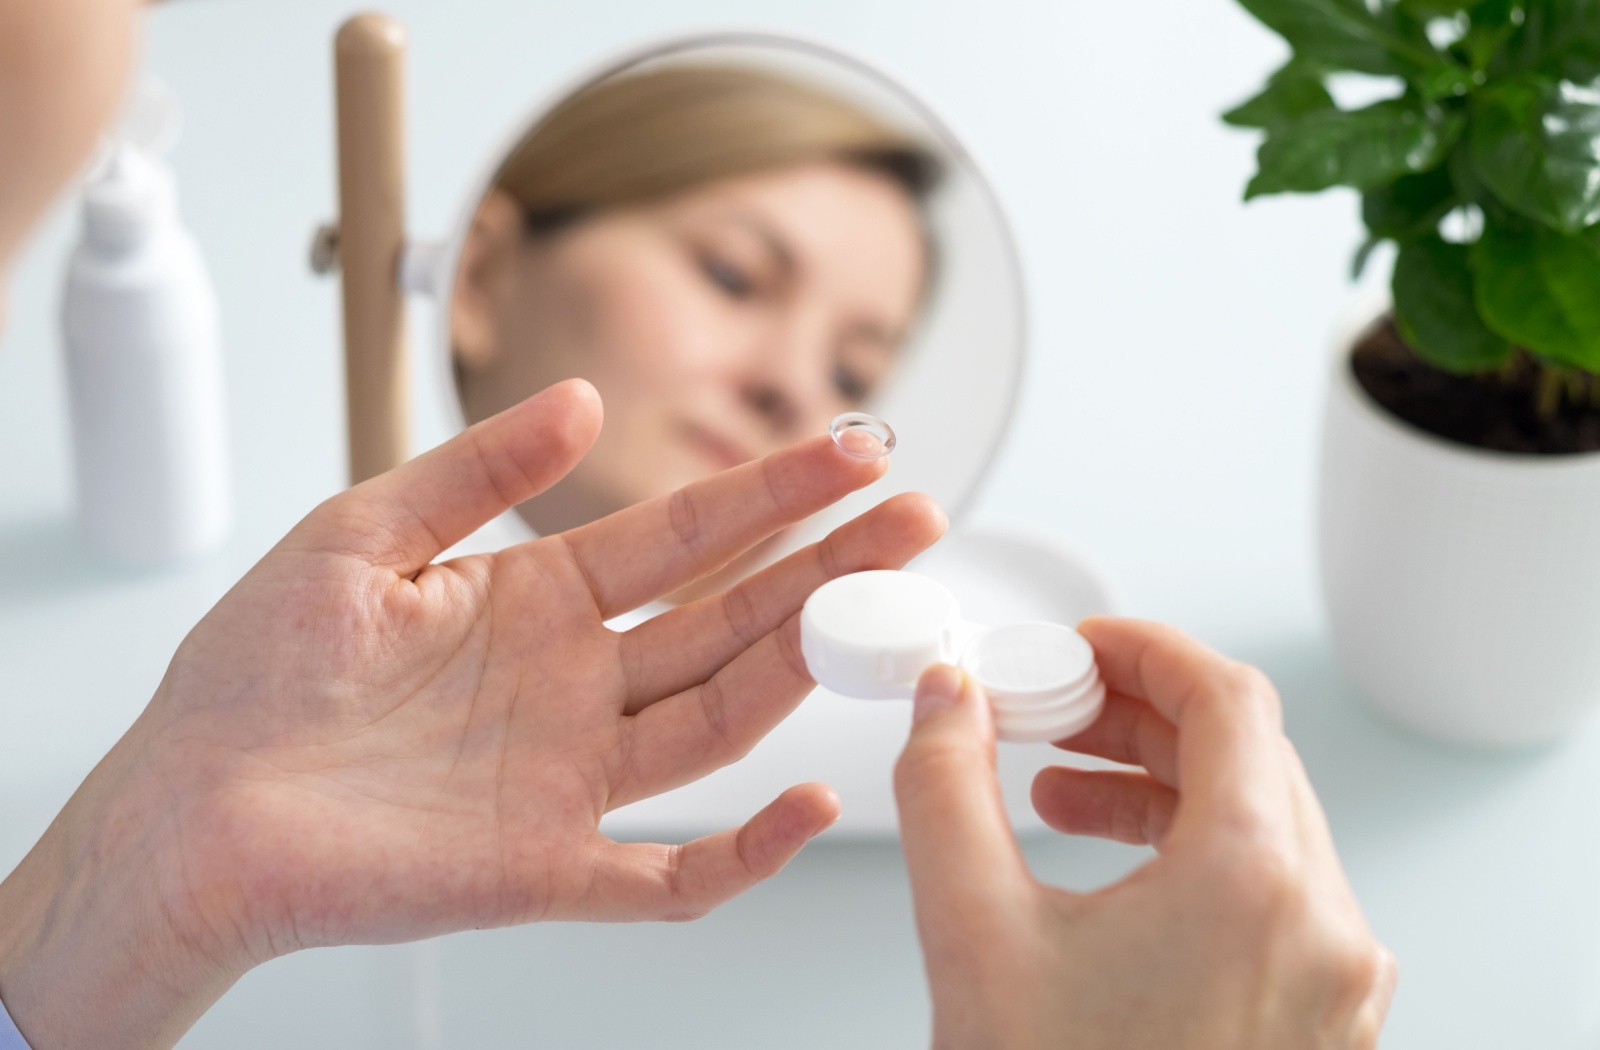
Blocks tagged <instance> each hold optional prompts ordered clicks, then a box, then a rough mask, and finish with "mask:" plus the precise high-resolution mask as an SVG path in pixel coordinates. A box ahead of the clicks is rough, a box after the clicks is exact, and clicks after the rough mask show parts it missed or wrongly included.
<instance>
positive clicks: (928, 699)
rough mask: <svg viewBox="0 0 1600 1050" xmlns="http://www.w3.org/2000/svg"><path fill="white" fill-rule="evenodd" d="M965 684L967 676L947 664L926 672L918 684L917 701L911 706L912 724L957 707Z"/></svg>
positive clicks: (936, 665)
mask: <svg viewBox="0 0 1600 1050" xmlns="http://www.w3.org/2000/svg"><path fill="white" fill-rule="evenodd" d="M965 684H966V675H965V674H964V673H962V672H961V671H958V670H956V669H955V668H954V667H950V666H948V665H947V664H935V665H934V666H933V667H930V668H929V669H928V670H926V671H924V672H923V674H922V680H921V681H919V682H918V683H917V695H916V699H915V700H913V701H912V705H911V721H912V723H913V724H915V723H917V722H920V721H922V720H923V719H924V718H927V717H928V716H929V715H931V714H936V713H937V712H939V711H945V710H948V709H949V708H952V707H954V706H956V701H957V700H959V699H961V689H962V687H963V686H964V685H965Z"/></svg>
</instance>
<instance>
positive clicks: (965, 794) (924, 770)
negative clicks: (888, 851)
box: [894, 664, 1029, 933]
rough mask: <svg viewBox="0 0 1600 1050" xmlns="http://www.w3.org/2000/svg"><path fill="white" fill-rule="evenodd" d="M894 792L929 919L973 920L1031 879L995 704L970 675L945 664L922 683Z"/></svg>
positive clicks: (920, 907)
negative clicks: (1009, 793)
mask: <svg viewBox="0 0 1600 1050" xmlns="http://www.w3.org/2000/svg"><path fill="white" fill-rule="evenodd" d="M894 787H895V800H896V802H897V803H898V805H899V808H900V834H901V842H902V848H903V849H904V851H905V857H906V866H907V868H908V869H909V870H910V873H911V892H912V894H913V896H914V897H915V898H916V903H917V912H918V916H919V919H923V918H931V917H934V916H941V915H942V916H948V917H950V918H952V919H956V918H957V917H959V916H971V915H972V913H973V910H974V909H987V908H990V907H992V906H993V905H994V904H995V903H996V902H997V900H1002V899H1004V897H1005V896H1006V895H1007V892H1008V891H1009V890H1011V888H1012V887H1014V886H1016V885H1019V884H1021V883H1025V882H1027V881H1028V878H1029V877H1028V873H1027V866H1026V865H1025V864H1024V862H1023V859H1022V854H1021V852H1020V851H1019V850H1018V849H1017V842H1016V838H1015V837H1014V836H1013V835H1012V833H1011V824H1010V821H1009V820H1008V819H1007V817H1006V813H1005V807H1004V805H1003V804H1002V802H1001V798H1000V782H999V781H998V780H997V779H996V777H995V765H994V719H993V717H992V716H991V715H990V713H989V703H988V699H987V698H986V697H985V696H984V695H983V691H982V690H981V689H980V688H979V687H978V685H977V683H976V682H974V681H973V680H972V679H971V677H969V676H968V675H966V674H965V673H963V672H961V671H958V670H956V669H955V668H954V667H947V666H944V665H942V664H941V665H936V666H934V667H931V668H929V669H928V670H927V671H926V672H925V673H924V674H923V676H922V680H921V681H920V682H918V683H917V694H916V701H915V708H914V711H913V714H912V726H911V739H910V740H909V741H908V742H907V743H906V747H905V750H904V751H903V752H901V755H900V761H899V762H898V763H897V764H896V766H895V772H894ZM958 921H959V920H958ZM922 925H923V926H924V931H925V933H926V932H927V925H928V923H927V922H923V923H922Z"/></svg>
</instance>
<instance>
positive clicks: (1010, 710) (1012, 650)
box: [800, 571, 1106, 743]
mask: <svg viewBox="0 0 1600 1050" xmlns="http://www.w3.org/2000/svg"><path fill="white" fill-rule="evenodd" d="M800 650H801V653H802V654H803V655H804V656H805V661H806V667H807V668H808V669H809V670H810V672H811V677H813V678H815V679H816V681H817V684H818V685H820V686H822V687H823V688H824V689H827V690H829V691H831V692H834V693H838V694H840V695H841V696H848V697H854V698H856V699H859V700H909V699H910V698H911V696H912V694H913V693H914V692H915V691H916V686H917V679H918V678H920V677H921V676H922V672H923V671H925V670H927V669H928V668H929V667H931V666H932V665H934V664H936V663H947V664H955V665H956V666H958V667H960V668H961V669H962V670H964V671H966V672H967V673H968V674H970V675H971V676H972V677H973V679H974V680H975V681H976V682H977V683H978V684H979V685H980V686H982V687H983V690H984V692H985V693H987V694H988V696H989V701H990V704H991V706H992V708H993V710H994V719H995V733H996V735H997V736H999V738H1000V739H1001V740H1008V741H1011V742H1013V743H1040V742H1044V741H1052V740H1063V739H1065V738H1067V737H1070V736H1073V735H1074V734H1076V733H1079V732H1082V731H1083V730H1084V729H1087V728H1088V727H1089V725H1090V724H1091V723H1092V722H1094V720H1095V719H1096V718H1098V717H1099V715H1100V711H1101V709H1102V708H1103V707H1104V706H1105V697H1106V690H1105V686H1104V685H1103V684H1102V683H1101V681H1100V673H1099V670H1098V669H1097V668H1096V666H1095V662H1094V649H1093V648H1092V647H1091V646H1090V645H1089V643H1088V642H1087V641H1086V640H1084V638H1083V636H1082V635H1080V634H1079V633H1078V632H1077V631H1075V630H1073V629H1072V628H1070V627H1066V626H1063V625H1061V624H1057V623H1018V624H1010V625H1007V626H1003V627H983V626H980V625H978V624H973V623H968V622H967V621H965V620H963V619H962V618H961V609H960V606H959V605H957V603H956V599H955V595H953V594H951V593H950V591H949V589H948V588H946V587H945V586H944V585H943V584H940V583H937V582H935V581H934V580H931V579H929V578H928V577H926V576H919V575H917V574H916V573H912V572H893V571H874V572H858V573H854V574H852V575H849V576H841V577H839V578H838V579H836V580H832V581H829V582H828V583H826V584H823V585H822V586H821V587H819V588H817V590H816V591H815V592H813V593H812V595H811V597H810V598H808V599H807V600H806V604H805V609H804V610H803V611H802V612H801V614H800Z"/></svg>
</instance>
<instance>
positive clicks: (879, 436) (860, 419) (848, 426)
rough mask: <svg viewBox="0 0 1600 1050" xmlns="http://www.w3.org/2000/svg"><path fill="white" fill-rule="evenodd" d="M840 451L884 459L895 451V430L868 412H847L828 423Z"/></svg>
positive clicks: (857, 456)
mask: <svg viewBox="0 0 1600 1050" xmlns="http://www.w3.org/2000/svg"><path fill="white" fill-rule="evenodd" d="M828 436H830V437H832V438H833V443H834V444H835V445H838V446H839V451H841V452H843V453H844V454H845V455H847V456H854V457H855V458H856V459H882V458H883V457H884V456H887V455H888V454H889V453H891V452H893V451H894V430H893V429H892V428H890V426H889V424H887V423H885V422H884V421H883V420H881V419H879V418H878V417H877V416H874V415H872V414H870V413H867V412H846V413H844V414H843V415H840V416H835V417H834V419H833V422H832V423H829V424H828Z"/></svg>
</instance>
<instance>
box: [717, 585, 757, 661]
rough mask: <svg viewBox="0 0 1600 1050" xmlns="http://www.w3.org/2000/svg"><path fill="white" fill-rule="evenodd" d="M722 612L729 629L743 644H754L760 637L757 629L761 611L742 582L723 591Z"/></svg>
mask: <svg viewBox="0 0 1600 1050" xmlns="http://www.w3.org/2000/svg"><path fill="white" fill-rule="evenodd" d="M722 614H723V616H724V617H725V618H726V619H727V621H728V628H729V630H731V631H732V632H733V636H734V637H735V638H737V639H738V640H739V643H740V644H741V645H744V646H746V647H748V646H750V645H753V644H754V643H755V641H756V639H757V638H758V637H760V632H759V631H758V630H757V619H758V616H759V613H758V610H757V609H756V605H755V600H754V599H753V598H751V597H750V590H749V588H748V587H745V586H744V585H743V584H741V585H739V586H737V587H732V588H730V589H728V590H727V591H725V592H723V596H722Z"/></svg>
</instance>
